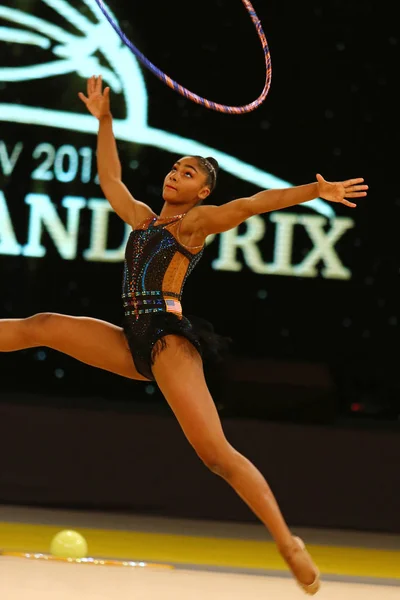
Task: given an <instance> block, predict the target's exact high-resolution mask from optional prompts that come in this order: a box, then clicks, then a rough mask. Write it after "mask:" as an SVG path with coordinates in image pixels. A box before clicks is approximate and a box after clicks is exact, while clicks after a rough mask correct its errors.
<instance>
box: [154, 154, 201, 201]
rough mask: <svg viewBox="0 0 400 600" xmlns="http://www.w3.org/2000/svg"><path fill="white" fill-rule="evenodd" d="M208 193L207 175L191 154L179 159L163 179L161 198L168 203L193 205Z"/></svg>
mask: <svg viewBox="0 0 400 600" xmlns="http://www.w3.org/2000/svg"><path fill="white" fill-rule="evenodd" d="M209 194H210V188H209V186H208V185H207V176H206V175H205V173H204V171H203V170H202V169H201V167H200V165H199V163H198V161H197V159H196V158H193V157H192V156H185V157H183V158H181V159H179V160H178V161H177V162H176V163H175V164H174V165H173V166H172V169H171V171H170V172H169V173H168V175H167V176H166V178H165V179H164V187H163V199H164V200H165V202H168V203H169V204H176V205H179V204H193V206H194V205H196V204H197V203H198V202H200V201H203V200H205V199H206V198H207V196H209Z"/></svg>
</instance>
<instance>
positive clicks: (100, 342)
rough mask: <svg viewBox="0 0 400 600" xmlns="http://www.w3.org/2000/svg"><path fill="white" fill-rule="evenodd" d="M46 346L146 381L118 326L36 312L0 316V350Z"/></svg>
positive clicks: (119, 373) (85, 318) (87, 362)
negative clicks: (27, 314) (24, 314)
mask: <svg viewBox="0 0 400 600" xmlns="http://www.w3.org/2000/svg"><path fill="white" fill-rule="evenodd" d="M40 346H47V347H48V348H53V349H54V350H58V351H60V352H63V353H64V354H68V355H69V356H72V357H73V358H76V359H77V360H79V361H81V362H83V363H86V364H88V365H91V366H92V367H97V368H99V369H104V370H105V371H111V372H112V373H115V374H117V375H121V376H122V377H127V378H129V379H139V380H142V381H148V380H147V379H146V378H145V377H143V375H141V374H140V373H138V371H137V370H136V368H135V365H134V363H133V360H132V357H131V353H130V351H129V346H128V342H127V341H126V338H125V335H124V332H123V330H122V328H120V327H117V326H116V325H113V324H111V323H107V322H106V321H100V320H98V319H92V318H90V317H71V316H68V315H60V314H56V313H39V314H37V315H33V316H32V317H28V318H26V319H0V352H14V351H16V350H23V349H24V348H35V347H40Z"/></svg>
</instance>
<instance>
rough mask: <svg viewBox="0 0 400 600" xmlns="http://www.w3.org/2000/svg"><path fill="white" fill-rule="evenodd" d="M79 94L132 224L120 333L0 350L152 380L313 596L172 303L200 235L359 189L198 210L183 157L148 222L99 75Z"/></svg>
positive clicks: (58, 336)
mask: <svg viewBox="0 0 400 600" xmlns="http://www.w3.org/2000/svg"><path fill="white" fill-rule="evenodd" d="M79 96H80V98H81V100H82V101H83V102H84V103H85V105H86V107H87V108H88V110H89V111H90V112H91V113H92V114H93V115H94V116H95V117H96V118H97V119H98V120H99V134H98V148H97V159H98V173H99V178H100V184H101V188H102V190H103V192H104V195H105V196H106V198H107V199H108V201H109V202H110V204H111V206H112V207H113V208H114V210H115V212H116V213H117V214H118V215H119V216H120V217H121V219H122V220H123V221H125V222H126V223H128V224H129V225H130V226H131V227H132V232H131V234H130V237H129V240H128V243H127V247H126V258H125V264H124V278H123V291H122V300H123V305H124V309H125V317H124V319H125V320H124V327H123V328H120V327H117V326H115V325H112V324H110V323H106V322H104V321H100V320H96V319H92V318H89V317H72V316H67V315H60V314H53V313H41V314H37V315H34V316H31V317H29V318H25V319H3V320H1V321H0V351H2V352H12V351H16V350H21V349H23V348H32V347H37V346H47V347H49V348H53V349H55V350H58V351H60V352H64V353H66V354H68V355H70V356H73V357H74V358H76V359H78V360H80V361H82V362H84V363H87V364H89V365H92V366H94V367H97V368H100V369H105V370H108V371H111V372H113V373H116V374H118V375H121V376H123V377H128V378H131V379H137V380H142V381H148V380H155V381H156V382H157V384H158V386H159V388H160V390H161V392H162V393H163V394H164V396H165V398H166V400H167V402H168V403H169V405H170V407H171V409H172V411H173V412H174V414H175V416H176V418H177V419H178V421H179V423H180V425H181V427H182V429H183V432H184V434H185V436H186V437H187V439H188V441H189V442H190V444H191V445H192V446H193V448H194V450H195V451H196V452H197V454H198V456H199V457H200V458H201V460H202V461H203V462H204V463H205V465H206V466H207V467H209V469H211V471H212V472H214V473H216V474H217V475H219V476H221V477H223V478H224V479H225V480H226V481H227V482H228V483H229V484H230V485H231V486H232V487H233V488H234V490H235V491H236V492H237V494H238V495H239V496H240V497H241V498H242V499H243V500H244V502H246V503H247V505H248V506H249V507H250V509H251V510H252V511H253V512H254V513H255V514H256V515H257V517H258V518H259V519H260V520H261V521H262V522H263V523H264V524H265V526H266V527H267V528H268V530H269V531H270V533H271V535H272V536H273V538H274V540H275V542H276V544H277V547H278V549H279V551H280V553H281V555H282V556H283V558H284V559H285V561H286V562H287V564H288V566H289V567H290V569H291V570H292V572H293V574H294V575H295V577H296V579H297V581H298V583H299V585H300V586H301V587H302V589H303V590H304V591H305V592H306V593H308V594H315V593H316V592H317V591H318V589H319V586H320V582H319V573H318V570H317V568H316V566H315V565H314V563H313V561H312V559H311V557H310V555H309V554H308V552H307V551H306V549H305V547H304V544H303V543H302V541H301V540H300V539H299V538H297V537H294V536H293V535H292V534H291V532H290V530H289V528H288V526H287V524H286V522H285V520H284V518H283V516H282V514H281V512H280V509H279V507H278V504H277V502H276V500H275V498H274V496H273V493H272V492H271V489H270V488H269V486H268V484H267V482H266V481H265V479H264V478H263V476H262V475H261V474H260V472H259V471H258V470H257V469H256V467H255V466H254V465H253V464H252V463H251V462H249V460H247V459H246V458H245V457H244V456H242V455H241V454H240V453H239V452H237V451H236V450H235V449H234V448H233V447H232V446H231V445H230V444H229V442H228V441H227V439H226V438H225V435H224V432H223V429H222V427H221V423H220V419H219V416H218V413H217V410H216V408H215V405H214V402H213V399H212V397H211V395H210V393H209V391H208V388H207V384H206V381H205V378H204V373H203V361H202V353H203V351H207V344H208V345H211V346H212V345H213V343H214V338H213V336H212V335H210V337H209V339H208V340H207V336H205V337H204V336H201V335H200V334H199V332H198V330H197V328H196V326H193V325H192V324H191V323H190V321H189V320H188V319H187V318H185V317H184V316H183V315H182V308H181V302H180V301H181V295H182V288H183V286H184V283H185V280H186V278H187V276H188V275H189V273H190V272H191V271H192V269H193V268H194V266H195V265H196V263H197V262H198V261H199V259H200V257H201V254H202V252H203V248H204V243H205V239H206V237H207V236H208V235H211V234H216V233H221V232H223V231H227V230H228V229H231V228H233V227H237V226H238V225H239V224H240V223H243V222H244V221H245V220H246V219H248V218H249V217H251V216H252V215H256V214H262V213H266V212H269V211H273V210H278V209H281V208H285V207H288V206H292V205H295V204H299V203H301V202H306V201H308V200H311V199H313V198H317V197H322V198H324V199H325V200H330V201H332V202H341V203H342V204H345V205H346V206H349V207H355V206H356V205H355V204H354V203H353V202H352V200H353V199H354V198H359V197H361V196H365V195H366V193H367V192H366V190H367V187H368V186H366V185H363V181H364V180H363V179H361V178H359V179H350V180H347V181H343V182H338V183H329V182H327V181H325V179H324V178H323V177H322V176H321V175H317V182H315V183H310V184H308V185H304V186H299V187H294V188H288V189H281V190H267V191H263V192H259V193H257V194H255V195H254V196H251V197H249V198H240V199H238V200H234V201H232V202H228V203H227V204H225V205H223V206H209V205H207V206H201V203H202V201H203V200H205V199H206V198H208V196H209V195H210V194H211V192H212V191H213V189H214V187H215V183H216V179H217V168H218V165H217V163H216V161H215V160H213V159H211V158H208V159H205V158H201V157H197V156H185V157H183V158H181V159H180V160H178V161H177V162H176V163H175V164H174V165H173V167H172V169H171V171H170V172H169V173H168V175H167V176H166V177H165V180H164V186H163V200H164V205H163V208H162V210H161V214H160V215H156V214H155V213H154V212H153V211H152V210H151V208H149V206H147V205H146V204H144V203H143V202H139V201H138V200H136V199H135V198H133V197H132V196H131V194H130V193H129V191H128V190H127V188H126V187H125V186H124V184H123V183H122V181H121V165H120V162H119V159H118V154H117V147H116V142H115V139H114V136H113V131H112V115H111V112H110V101H109V88H106V89H105V90H104V92H103V90H102V81H101V78H96V77H92V78H90V79H89V80H88V87H87V96H84V95H83V94H79ZM348 199H351V200H348ZM238 302H240V298H238ZM208 349H209V348H208Z"/></svg>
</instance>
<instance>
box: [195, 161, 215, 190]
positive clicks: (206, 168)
mask: <svg viewBox="0 0 400 600" xmlns="http://www.w3.org/2000/svg"><path fill="white" fill-rule="evenodd" d="M193 158H195V159H196V160H197V162H198V163H199V166H200V168H201V170H202V171H203V173H204V174H205V175H206V177H207V179H206V183H207V185H208V186H209V187H210V192H213V191H214V188H215V186H216V185H217V176H218V171H219V164H218V161H216V160H215V158H213V157H212V156H207V158H204V157H203V156H193Z"/></svg>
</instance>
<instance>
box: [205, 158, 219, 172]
mask: <svg viewBox="0 0 400 600" xmlns="http://www.w3.org/2000/svg"><path fill="white" fill-rule="evenodd" d="M206 160H208V162H209V163H210V164H211V165H212V166H213V167H214V169H215V172H216V173H218V169H219V164H218V161H217V160H215V158H213V157H212V156H207V157H206Z"/></svg>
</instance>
